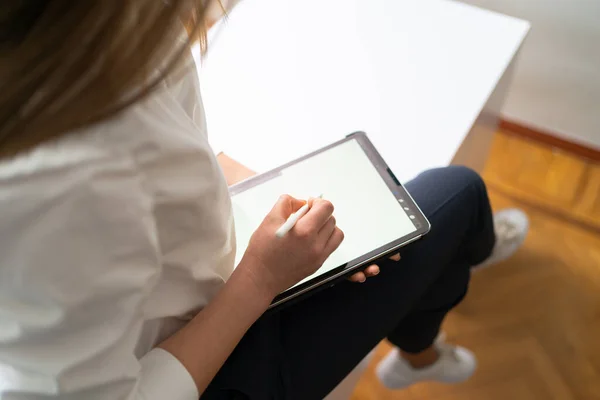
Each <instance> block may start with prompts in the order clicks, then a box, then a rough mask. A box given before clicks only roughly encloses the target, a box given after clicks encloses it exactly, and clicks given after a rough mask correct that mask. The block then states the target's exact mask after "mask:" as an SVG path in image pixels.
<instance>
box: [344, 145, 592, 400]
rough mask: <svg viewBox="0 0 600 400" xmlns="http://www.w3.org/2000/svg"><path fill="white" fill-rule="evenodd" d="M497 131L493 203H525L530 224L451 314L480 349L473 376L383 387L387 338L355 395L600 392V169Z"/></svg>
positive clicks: (409, 399) (450, 398)
mask: <svg viewBox="0 0 600 400" xmlns="http://www.w3.org/2000/svg"><path fill="white" fill-rule="evenodd" d="M497 136H498V137H497V138H496V141H495V143H494V146H493V149H492V155H491V157H490V162H489V163H488V166H487V168H486V171H485V173H484V177H485V178H486V180H487V181H488V185H489V186H490V197H491V200H492V204H493V207H494V208H495V209H501V208H505V207H513V206H517V207H521V208H523V209H524V210H525V211H526V212H527V214H528V215H529V217H530V219H531V230H530V233H529V236H528V237H527V240H526V243H525V245H524V246H523V248H522V249H521V250H520V251H519V252H518V253H517V254H516V256H515V257H514V258H512V259H511V260H509V261H507V262H504V263H503V264H500V265H497V266H494V267H493V268H490V269H487V270H483V271H479V272H477V273H475V274H474V276H473V280H472V285H471V290H470V292H469V295H468V296H467V298H466V300H465V301H464V302H463V303H462V304H461V305H460V306H459V307H458V308H457V309H456V310H454V311H453V312H452V313H451V315H450V316H449V317H448V319H447V321H446V322H445V325H444V331H445V332H446V333H447V334H448V337H449V341H452V342H455V343H458V344H461V345H464V346H466V347H468V348H470V349H472V350H473V351H474V352H475V353H476V355H477V357H478V360H479V368H478V370H477V372H476V374H475V376H474V377H473V378H472V379H471V380H470V381H468V382H466V383H464V384H460V385H456V386H445V385H441V384H434V383H423V384H418V385H415V386H413V387H411V388H409V389H406V390H403V391H390V390H386V389H385V388H384V387H383V386H382V385H381V384H380V383H379V382H378V381H377V379H376V377H375V375H374V372H373V370H374V367H375V365H376V363H377V362H378V361H379V360H380V359H381V357H382V356H383V355H384V354H385V353H386V352H387V351H388V349H389V345H388V344H386V343H382V344H380V345H379V347H378V348H377V351H376V357H375V358H374V360H373V361H372V362H371V364H370V365H369V369H368V371H367V372H366V373H365V374H364V375H363V377H362V378H361V380H360V382H359V384H358V386H357V387H356V390H355V392H354V395H353V397H352V399H353V400H372V399H391V400H393V399H402V400H425V399H427V400H433V399H435V400H458V399H460V400H470V399H476V400H488V399H489V400H495V399H498V400H521V399H523V400H525V399H527V400H537V399H539V400H569V399H582V400H594V399H600V234H599V233H598V231H597V230H595V229H596V228H598V227H600V223H598V225H595V224H596V221H598V222H600V186H599V185H600V167H599V166H598V165H594V164H593V163H590V162H586V161H585V160H580V159H577V158H576V157H571V156H570V155H568V154H563V153H560V152H557V151H556V150H552V149H549V148H546V147H544V146H542V145H539V144H535V143H530V142H527V141H523V140H522V139H516V138H514V137H510V136H507V135H503V134H499V135H497ZM524 202H525V203H524ZM540 207H541V208H540Z"/></svg>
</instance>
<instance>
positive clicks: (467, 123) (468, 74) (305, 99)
mask: <svg viewBox="0 0 600 400" xmlns="http://www.w3.org/2000/svg"><path fill="white" fill-rule="evenodd" d="M528 29H529V24H528V23H527V22H525V21H522V20H518V19H515V18H511V17H507V16H503V15H500V14H496V13H493V12H490V11H485V10H482V9H478V8H474V7H472V6H468V5H464V4H462V3H456V2H451V1H446V0H368V1H364V0H243V1H242V2H241V3H240V4H239V5H238V7H237V8H236V9H234V11H233V12H232V13H231V15H230V16H229V19H228V21H225V22H224V23H223V24H222V26H218V27H217V28H216V29H215V30H214V31H213V34H215V35H214V37H213V40H212V41H211V43H210V47H209V52H208V55H207V57H206V59H205V60H204V62H203V67H202V69H201V74H200V78H201V84H202V91H203V96H204V102H205V108H206V114H207V119H208V130H209V136H210V138H211V140H212V141H214V142H215V143H216V144H217V145H218V146H220V147H221V148H223V149H224V150H225V152H226V153H228V154H229V155H230V156H231V157H233V158H235V159H237V160H238V161H240V162H242V163H243V164H246V165H247V166H249V167H250V168H252V169H255V170H257V171H259V172H260V171H265V170H268V169H270V168H272V167H275V166H277V165H279V164H282V163H284V162H286V161H289V160H290V159H292V158H295V157H298V156H300V155H303V154H305V153H307V152H309V151H312V150H314V149H316V148H318V147H320V146H323V145H325V144H328V143H330V142H333V141H335V140H337V139H339V138H342V137H343V136H344V135H346V134H348V133H350V132H353V131H357V130H364V131H366V132H367V133H368V135H369V137H370V138H371V140H372V141H373V143H374V144H375V146H376V147H377V148H378V150H379V151H380V153H381V154H382V155H383V157H384V159H385V160H386V161H387V162H388V164H389V165H390V166H391V168H392V170H394V172H395V173H396V175H397V176H398V178H399V179H400V180H403V181H405V180H407V179H409V178H412V177H414V176H415V175H416V174H417V173H419V172H420V171H422V170H425V169H428V168H432V167H435V166H442V165H447V164H449V163H451V162H455V163H458V162H460V163H464V164H467V165H470V166H472V167H474V168H476V169H479V168H480V167H481V166H482V165H483V162H484V161H485V158H486V156H487V150H488V148H487V147H488V146H489V142H490V140H491V136H492V132H493V130H494V129H495V124H496V120H497V116H498V115H499V111H500V108H501V106H502V103H503V99H504V95H505V93H506V90H507V87H508V83H509V82H510V71H511V65H512V64H513V60H514V58H515V55H516V54H517V52H518V50H519V48H520V46H521V43H522V41H523V39H524V38H525V36H526V34H527V31H528ZM215 31H216V32H215Z"/></svg>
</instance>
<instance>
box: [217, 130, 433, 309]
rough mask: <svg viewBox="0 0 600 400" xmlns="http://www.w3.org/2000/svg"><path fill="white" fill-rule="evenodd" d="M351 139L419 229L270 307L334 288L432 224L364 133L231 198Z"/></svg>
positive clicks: (248, 183) (237, 188)
mask: <svg viewBox="0 0 600 400" xmlns="http://www.w3.org/2000/svg"><path fill="white" fill-rule="evenodd" d="M350 140H355V141H356V142H357V143H358V144H359V146H360V147H361V148H362V150H363V151H364V152H365V154H366V156H367V157H368V158H369V160H370V161H371V163H372V164H373V166H374V167H375V169H376V170H377V172H378V173H379V176H381V178H382V179H383V181H384V182H385V183H386V185H387V187H388V188H389V189H390V191H391V192H392V194H393V195H394V197H395V198H396V199H397V200H398V202H399V203H398V205H399V207H408V208H409V210H410V211H411V215H413V216H414V219H413V223H414V225H415V228H416V230H415V231H414V232H411V233H409V234H408V235H405V236H403V237H401V238H399V239H397V240H394V241H393V242H390V243H388V244H386V245H383V246H381V247H379V248H377V249H375V250H373V251H371V252H369V253H367V254H364V255H363V256H361V257H358V258H356V259H354V260H351V261H349V262H347V263H346V264H343V265H340V266H339V267H336V268H334V269H332V270H330V271H327V272H324V273H323V274H321V275H318V276H316V277H314V278H312V279H311V280H309V281H307V282H304V283H302V284H301V285H298V286H294V287H292V288H290V289H288V290H286V291H284V292H282V293H281V294H279V295H278V296H277V297H275V299H274V300H273V302H272V303H271V306H270V308H273V307H275V306H278V305H280V304H283V303H285V302H287V301H289V300H291V299H294V298H297V297H299V296H301V295H304V294H307V293H309V292H312V291H313V290H314V289H316V288H318V287H323V285H332V284H334V283H335V282H336V281H337V280H338V279H340V278H343V277H345V276H347V275H349V274H351V273H352V272H353V271H355V270H356V269H358V268H361V267H363V266H366V265H367V264H369V263H372V262H374V261H376V260H377V259H380V258H382V257H385V256H386V255H391V254H393V253H394V252H396V251H397V250H398V249H399V248H401V247H403V246H405V245H407V244H408V243H411V242H414V241H415V240H417V239H419V238H421V237H422V236H423V235H425V234H426V233H427V232H429V229H430V228H431V225H430V223H429V221H428V220H427V218H426V217H425V215H424V214H423V212H422V211H421V209H420V208H419V206H418V205H417V204H416V203H415V201H414V200H413V198H412V197H411V196H410V194H409V193H408V191H407V190H406V189H405V188H404V186H403V185H402V184H401V183H400V182H399V181H398V179H397V178H396V176H395V175H394V173H393V172H392V171H391V169H390V168H389V166H388V165H387V164H386V162H385V161H384V160H383V158H382V157H381V155H380V154H379V152H378V151H377V150H376V149H375V147H374V146H373V144H372V143H371V141H370V140H369V138H368V137H367V135H366V133H364V132H354V133H352V134H350V135H348V136H346V137H345V138H344V139H342V140H339V141H337V142H335V143H332V144H330V145H328V146H326V147H323V148H321V149H319V150H316V151H314V152H312V153H309V154H307V155H305V156H303V157H300V158H298V159H296V160H293V161H290V162H288V163H286V164H284V165H282V166H280V167H277V168H275V169H273V170H271V171H268V172H265V173H263V174H260V175H256V176H253V177H251V178H248V179H246V180H244V181H242V182H239V183H237V184H235V185H233V186H231V187H230V188H229V193H230V194H231V196H235V195H236V194H239V193H241V192H244V191H246V190H248V189H251V188H253V187H255V186H257V185H260V184H262V183H264V182H266V181H269V180H271V179H273V178H275V177H277V176H278V175H279V174H280V173H281V171H282V170H284V169H286V168H289V167H290V166H292V165H294V164H297V163H299V162H301V161H304V160H306V159H308V158H311V157H313V156H315V155H317V154H320V153H323V152H325V151H327V150H329V149H331V148H333V147H336V146H339V145H341V144H343V143H346V142H348V141H350Z"/></svg>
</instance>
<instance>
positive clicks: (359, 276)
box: [348, 253, 400, 283]
mask: <svg viewBox="0 0 600 400" xmlns="http://www.w3.org/2000/svg"><path fill="white" fill-rule="evenodd" d="M390 260H392V261H400V253H396V254H394V255H393V256H391V257H390ZM378 274H379V265H377V264H371V265H369V266H368V267H367V268H365V269H364V270H363V271H361V272H357V273H355V274H352V275H350V277H349V278H348V280H349V281H350V282H358V283H363V282H364V281H366V280H367V278H370V277H372V276H375V275H378Z"/></svg>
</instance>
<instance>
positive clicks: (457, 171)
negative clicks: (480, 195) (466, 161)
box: [446, 165, 486, 190]
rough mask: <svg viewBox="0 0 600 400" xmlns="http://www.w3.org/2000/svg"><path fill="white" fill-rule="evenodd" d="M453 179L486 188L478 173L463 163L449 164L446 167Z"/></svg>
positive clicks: (466, 184)
mask: <svg viewBox="0 0 600 400" xmlns="http://www.w3.org/2000/svg"><path fill="white" fill-rule="evenodd" d="M446 169H447V171H448V173H449V174H450V175H451V176H450V177H449V178H450V179H452V180H454V181H461V182H463V183H464V185H465V186H473V187H477V188H480V189H482V190H486V187H485V182H484V181H483V178H482V177H481V175H479V173H477V172H476V171H475V170H473V169H471V168H469V167H465V166H464V165H451V166H449V167H447V168H446Z"/></svg>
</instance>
